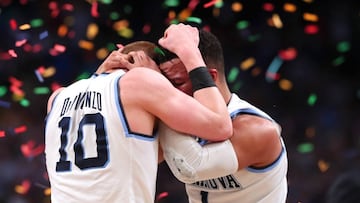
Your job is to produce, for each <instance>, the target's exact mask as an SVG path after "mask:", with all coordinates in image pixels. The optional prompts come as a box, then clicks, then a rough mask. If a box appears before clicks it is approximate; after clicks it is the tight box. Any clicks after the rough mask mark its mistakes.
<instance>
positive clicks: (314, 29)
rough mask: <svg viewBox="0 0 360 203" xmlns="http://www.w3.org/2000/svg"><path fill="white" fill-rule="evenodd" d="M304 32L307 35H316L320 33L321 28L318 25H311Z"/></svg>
mask: <svg viewBox="0 0 360 203" xmlns="http://www.w3.org/2000/svg"><path fill="white" fill-rule="evenodd" d="M304 31H305V33H306V34H309V35H314V34H317V33H318V32H319V28H318V26H317V25H314V24H311V25H306V26H305V28H304Z"/></svg>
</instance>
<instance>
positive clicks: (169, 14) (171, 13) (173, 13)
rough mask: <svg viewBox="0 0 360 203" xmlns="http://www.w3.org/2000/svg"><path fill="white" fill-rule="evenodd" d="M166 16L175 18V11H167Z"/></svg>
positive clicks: (171, 18)
mask: <svg viewBox="0 0 360 203" xmlns="http://www.w3.org/2000/svg"><path fill="white" fill-rule="evenodd" d="M168 18H169V19H170V20H173V19H175V18H176V13H175V11H169V13H168Z"/></svg>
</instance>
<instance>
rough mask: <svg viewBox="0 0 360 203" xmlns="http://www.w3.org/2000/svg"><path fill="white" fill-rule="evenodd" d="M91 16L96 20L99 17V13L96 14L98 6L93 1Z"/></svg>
mask: <svg viewBox="0 0 360 203" xmlns="http://www.w3.org/2000/svg"><path fill="white" fill-rule="evenodd" d="M91 16H93V17H95V18H97V17H99V13H98V4H97V2H96V1H94V2H93V3H92V4H91Z"/></svg>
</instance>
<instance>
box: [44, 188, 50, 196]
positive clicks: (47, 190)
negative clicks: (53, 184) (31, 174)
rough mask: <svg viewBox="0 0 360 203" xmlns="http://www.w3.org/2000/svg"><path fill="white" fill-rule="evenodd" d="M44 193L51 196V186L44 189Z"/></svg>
mask: <svg viewBox="0 0 360 203" xmlns="http://www.w3.org/2000/svg"><path fill="white" fill-rule="evenodd" d="M44 195H46V196H50V195H51V189H50V188H46V189H45V190H44Z"/></svg>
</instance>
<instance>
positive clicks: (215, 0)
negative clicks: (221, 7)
mask: <svg viewBox="0 0 360 203" xmlns="http://www.w3.org/2000/svg"><path fill="white" fill-rule="evenodd" d="M217 2H218V0H212V1H210V2H208V3H206V4H204V8H209V7H211V6H213V5H215V4H216V3H217Z"/></svg>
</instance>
